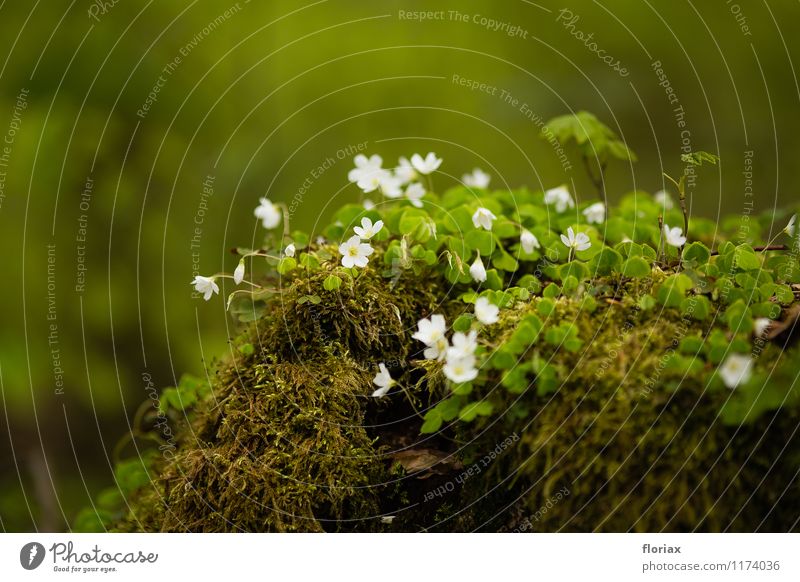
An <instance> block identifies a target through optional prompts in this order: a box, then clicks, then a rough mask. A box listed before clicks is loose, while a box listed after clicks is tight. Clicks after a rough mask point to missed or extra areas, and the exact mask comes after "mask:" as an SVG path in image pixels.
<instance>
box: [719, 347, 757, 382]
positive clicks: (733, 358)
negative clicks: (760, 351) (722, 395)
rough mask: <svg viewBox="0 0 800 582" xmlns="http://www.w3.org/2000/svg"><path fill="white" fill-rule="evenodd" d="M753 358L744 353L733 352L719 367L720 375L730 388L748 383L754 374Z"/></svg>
mask: <svg viewBox="0 0 800 582" xmlns="http://www.w3.org/2000/svg"><path fill="white" fill-rule="evenodd" d="M752 367H753V358H751V357H750V356H745V355H743V354H731V355H729V356H728V357H727V358H726V359H725V362H724V363H723V364H722V365H721V366H720V367H719V376H720V378H722V381H723V382H724V383H725V386H727V387H728V388H730V389H733V388H736V387H737V386H738V385H739V384H742V383H746V382H747V381H748V380H749V379H750V376H751V375H752V369H751V368H752Z"/></svg>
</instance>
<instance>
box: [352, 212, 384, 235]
mask: <svg viewBox="0 0 800 582" xmlns="http://www.w3.org/2000/svg"><path fill="white" fill-rule="evenodd" d="M382 228H383V221H382V220H378V221H376V222H375V223H374V224H373V222H372V219H371V218H368V217H366V216H365V217H364V218H362V219H361V226H355V227H353V230H354V231H355V233H356V234H357V235H358V236H359V237H360V238H361V240H369V239H371V238H372V237H373V236H375V235H376V234H378V232H380V230H381V229H382Z"/></svg>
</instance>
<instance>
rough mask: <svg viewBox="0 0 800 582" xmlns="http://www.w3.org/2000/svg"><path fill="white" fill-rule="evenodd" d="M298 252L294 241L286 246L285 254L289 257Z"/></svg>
mask: <svg viewBox="0 0 800 582" xmlns="http://www.w3.org/2000/svg"><path fill="white" fill-rule="evenodd" d="M296 252H297V247H295V246H294V243H291V244H288V245H286V248H285V249H283V254H284V255H286V256H287V257H293V256H294V254H295V253H296Z"/></svg>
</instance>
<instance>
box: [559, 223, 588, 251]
mask: <svg viewBox="0 0 800 582" xmlns="http://www.w3.org/2000/svg"><path fill="white" fill-rule="evenodd" d="M561 242H562V243H564V246H566V247H567V248H568V249H573V250H576V251H585V250H586V249H588V248H589V247H590V246H592V243H590V242H589V237H588V235H587V234H586V233H585V232H579V233H578V234H575V231H574V230H572V227H571V226H570V227H569V228H568V229H567V236H564V235H563V234H562V235H561Z"/></svg>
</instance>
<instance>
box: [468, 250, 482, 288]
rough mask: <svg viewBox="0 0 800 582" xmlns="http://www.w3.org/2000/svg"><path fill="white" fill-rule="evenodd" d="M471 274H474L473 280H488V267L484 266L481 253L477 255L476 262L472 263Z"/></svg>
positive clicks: (480, 281)
mask: <svg viewBox="0 0 800 582" xmlns="http://www.w3.org/2000/svg"><path fill="white" fill-rule="evenodd" d="M469 274H470V275H471V276H472V280H473V281H477V282H478V283H483V282H484V281H486V267H484V266H483V261H482V260H481V254H480V253H478V256H477V257H475V262H474V263H472V265H470V267H469Z"/></svg>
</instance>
